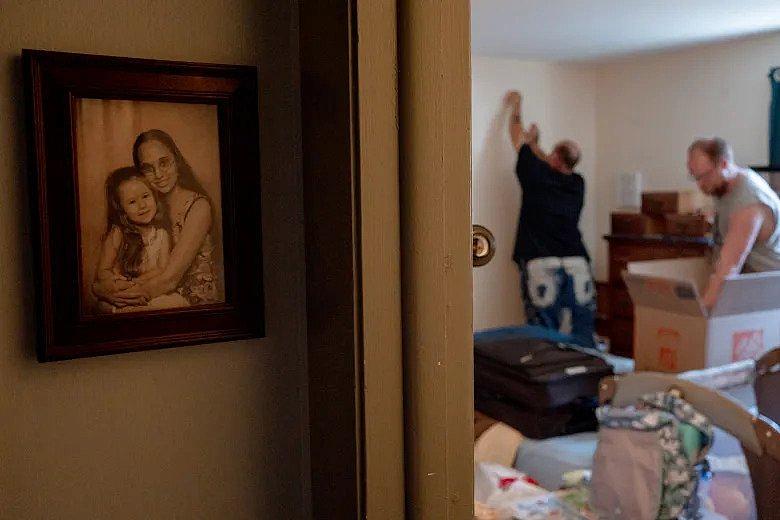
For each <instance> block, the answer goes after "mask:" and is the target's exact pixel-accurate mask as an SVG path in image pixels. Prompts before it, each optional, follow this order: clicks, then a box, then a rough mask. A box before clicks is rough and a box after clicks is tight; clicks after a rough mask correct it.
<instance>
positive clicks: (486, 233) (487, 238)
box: [471, 224, 496, 267]
mask: <svg viewBox="0 0 780 520" xmlns="http://www.w3.org/2000/svg"><path fill="white" fill-rule="evenodd" d="M471 238H472V240H471V244H472V247H471V262H472V264H473V266H474V267H481V266H483V265H485V264H487V263H488V262H490V261H491V260H492V259H493V256H494V255H495V254H496V239H495V237H494V236H493V233H491V232H490V230H489V229H487V228H486V227H484V226H478V225H476V224H475V225H473V226H472V229H471Z"/></svg>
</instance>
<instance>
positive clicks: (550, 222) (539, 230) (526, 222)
mask: <svg viewBox="0 0 780 520" xmlns="http://www.w3.org/2000/svg"><path fill="white" fill-rule="evenodd" d="M521 102H522V99H521V96H520V93H519V92H517V91H510V92H508V93H507V95H506V103H507V104H509V105H510V107H511V109H512V115H511V120H510V123H509V135H510V137H511V139H512V144H513V145H514V147H515V150H517V166H516V168H515V172H516V174H517V179H518V181H519V182H520V186H521V188H522V204H521V208H520V218H519V221H518V226H517V238H516V240H515V249H514V256H513V258H514V261H515V262H516V263H517V265H518V267H519V269H520V284H521V294H522V297H523V302H524V305H525V311H526V318H527V320H528V323H529V324H531V325H539V326H543V327H546V328H549V329H553V330H556V331H558V332H561V333H564V334H568V335H570V336H571V337H572V338H573V340H574V341H575V342H576V343H578V344H581V345H583V346H588V347H592V346H593V345H594V339H593V333H594V317H595V308H596V304H595V288H594V284H593V277H592V274H591V268H590V259H589V256H588V252H587V250H586V249H585V245H584V244H583V242H582V235H581V234H580V230H579V227H578V226H579V220H580V213H581V212H582V206H583V203H584V199H585V180H584V179H583V178H582V176H581V175H580V174H578V173H576V172H575V171H574V168H575V166H576V165H577V163H578V162H579V160H580V148H579V146H578V145H577V143H575V142H574V141H570V140H564V141H560V142H558V143H557V144H556V145H555V146H554V147H553V150H552V152H551V153H550V154H549V155H548V154H546V153H544V151H543V150H542V149H541V148H540V146H539V129H538V127H537V126H536V125H535V124H532V125H531V126H530V127H529V128H528V129H527V130H526V129H525V128H524V127H523V120H522V111H521Z"/></svg>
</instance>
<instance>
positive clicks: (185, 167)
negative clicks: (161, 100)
mask: <svg viewBox="0 0 780 520" xmlns="http://www.w3.org/2000/svg"><path fill="white" fill-rule="evenodd" d="M149 141H157V142H158V143H160V144H162V145H163V146H165V147H166V148H167V149H168V150H170V151H171V153H173V158H174V161H175V163H176V168H177V171H178V172H179V178H178V180H177V181H176V183H177V184H178V185H179V186H181V187H182V188H187V189H188V190H191V191H194V192H197V193H199V194H201V195H203V196H205V197H207V198H208V199H209V202H211V197H209V194H208V193H207V192H206V190H205V189H203V186H202V185H201V184H200V182H198V179H196V178H195V173H194V172H193V171H192V167H191V166H190V163H188V162H187V159H185V158H184V156H183V155H182V154H181V151H180V150H179V147H178V146H176V143H175V142H174V141H173V138H172V137H171V136H170V135H168V134H167V133H166V132H163V131H162V130H157V129H153V130H147V131H146V132H141V133H140V134H138V137H136V138H135V143H134V144H133V163H134V164H135V167H136V168H138V170H139V171H140V170H141V160H140V158H139V157H138V149H139V148H140V147H141V145H142V144H144V143H148V142H149Z"/></svg>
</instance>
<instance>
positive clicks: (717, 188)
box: [688, 137, 780, 309]
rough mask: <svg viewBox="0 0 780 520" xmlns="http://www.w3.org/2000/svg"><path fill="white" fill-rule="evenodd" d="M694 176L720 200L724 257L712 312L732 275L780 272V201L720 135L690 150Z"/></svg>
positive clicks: (712, 287)
mask: <svg viewBox="0 0 780 520" xmlns="http://www.w3.org/2000/svg"><path fill="white" fill-rule="evenodd" d="M688 172H689V173H690V175H691V177H693V178H694V180H695V181H696V184H697V185H698V186H699V189H700V190H701V191H702V192H703V193H704V194H705V195H710V196H712V197H714V200H715V213H716V215H715V229H714V235H715V245H716V247H717V253H718V258H717V262H716V264H715V271H714V273H713V275H712V277H711V278H710V283H709V286H708V287H707V290H706V291H705V293H704V298H703V299H704V304H705V305H706V306H707V307H708V308H710V309H711V308H712V307H713V306H714V305H715V302H716V301H717V299H718V295H719V294H720V290H721V288H722V286H723V280H724V279H725V278H726V277H727V276H729V275H732V274H739V273H741V272H743V270H744V271H748V272H760V271H778V270H780V225H778V222H780V198H778V196H777V194H776V193H775V192H774V191H772V188H770V187H769V184H767V182H766V181H765V180H764V179H763V178H761V176H759V175H758V174H757V173H756V172H754V171H753V170H751V169H749V168H742V167H740V166H737V165H736V164H735V163H734V152H733V151H732V149H731V146H729V144H728V143H727V142H726V141H724V140H723V139H721V138H719V137H711V138H706V139H698V140H696V141H694V142H693V143H692V144H691V145H690V146H689V147H688Z"/></svg>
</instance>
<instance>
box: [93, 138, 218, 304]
mask: <svg viewBox="0 0 780 520" xmlns="http://www.w3.org/2000/svg"><path fill="white" fill-rule="evenodd" d="M133 162H134V163H135V167H136V168H137V169H138V170H139V171H140V172H141V173H142V174H143V176H144V178H145V179H146V180H147V181H148V183H149V184H150V185H151V187H152V189H154V190H155V191H156V192H157V194H158V195H159V198H160V200H161V202H162V204H161V206H163V210H164V211H167V216H168V220H169V221H170V223H171V234H172V238H173V249H172V250H171V252H170V257H169V259H168V263H167V265H166V266H165V268H164V269H162V270H161V272H160V273H158V274H157V275H155V276H153V277H150V278H148V279H145V280H139V279H133V280H130V281H127V280H116V279H110V278H106V279H104V280H100V279H96V280H95V283H94V284H93V292H94V293H95V295H96V296H97V297H98V299H100V300H102V301H105V302H108V303H110V304H111V305H113V306H115V307H120V308H121V307H126V306H136V305H146V304H148V302H149V301H150V300H152V299H153V298H156V297H158V296H162V295H165V294H170V293H171V292H173V291H176V292H178V293H179V294H181V295H182V296H183V297H184V298H185V299H186V300H187V301H188V302H189V304H190V305H203V304H209V303H216V302H217V301H219V295H218V280H217V276H216V268H215V262H214V251H215V248H214V241H213V238H212V233H211V231H212V224H213V221H214V216H213V208H212V204H211V200H210V198H209V196H208V194H207V193H206V191H205V190H204V189H203V187H202V186H201V185H200V183H199V182H198V181H197V179H196V178H195V175H194V173H193V171H192V168H191V167H190V165H189V163H188V162H187V161H186V159H185V158H184V156H182V154H181V151H180V150H179V148H178V147H177V146H176V143H175V142H174V141H173V139H172V138H171V136H169V135H168V134H167V133H165V132H163V131H162V130H148V131H146V132H143V133H141V134H140V135H139V136H138V137H137V138H136V140H135V144H134V145H133Z"/></svg>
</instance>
